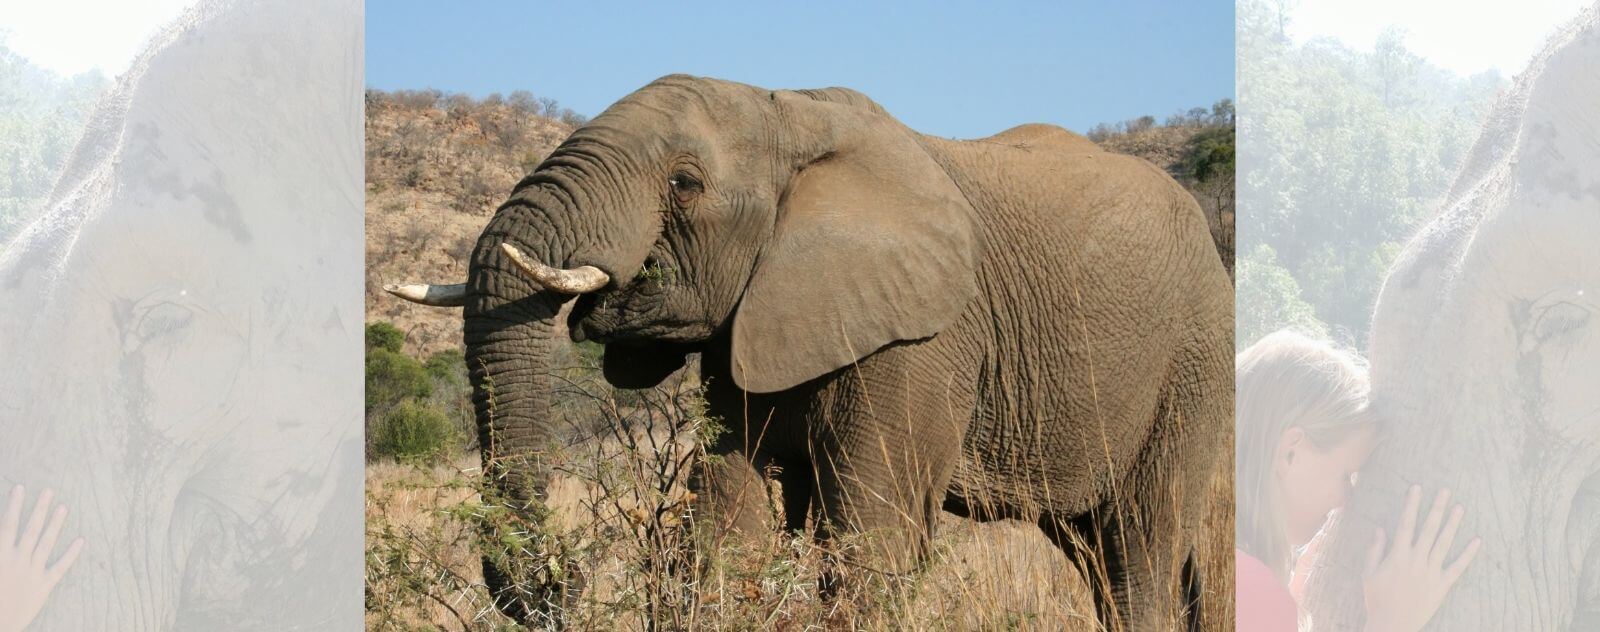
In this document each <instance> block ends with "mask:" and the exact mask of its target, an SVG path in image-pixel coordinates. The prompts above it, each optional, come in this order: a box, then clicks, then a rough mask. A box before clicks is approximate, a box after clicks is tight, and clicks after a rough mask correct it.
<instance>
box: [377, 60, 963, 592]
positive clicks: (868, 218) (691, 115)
mask: <svg viewBox="0 0 1600 632" xmlns="http://www.w3.org/2000/svg"><path fill="white" fill-rule="evenodd" d="M976 230H977V229H976V227H975V223H974V218H973V216H972V210H971V205H970V204H969V203H968V202H967V200H966V198H965V197H964V196H963V194H962V192H961V191H960V190H959V189H958V188H957V186H956V184H955V183H954V182H952V180H951V179H950V177H949V176H947V175H946V173H945V171H944V170H943V169H942V168H941V167H940V165H939V164H937V163H936V162H935V161H934V160H933V159H932V158H931V157H930V155H929V153H928V151H927V150H926V149H925V147H924V145H923V140H922V139H921V137H920V136H918V135H917V134H915V133H914V132H912V131H911V130H909V129H907V128H906V127H905V126H903V125H901V124H899V123H898V122H896V121H894V120H893V119H892V118H890V117H889V116H888V115H887V114H885V113H884V111H883V110H882V109H881V108H880V107H879V106H878V105H877V104H875V103H873V102H872V101H871V100H870V99H868V98H866V97H864V96H862V95H860V94H858V93H856V92H853V91H850V90H842V89H825V90H803V91H781V90H780V91H769V90H765V89H760V88H756V87H753V86H748V85H742V84H736V83H730V82H725V81H718V80H712V79H702V78H694V77H687V76H678V75H674V76H668V77H664V78H662V79H659V80H657V81H655V82H653V83H651V84H650V85H648V86H646V87H644V88H642V89H640V90H639V91H637V92H635V93H633V94H631V95H628V96H627V97H625V98H623V99H622V100H621V101H619V102H617V103H616V104H615V105H613V106H611V107H610V108H609V109H607V110H606V111H605V112H604V113H602V114H600V115H599V116H597V117H595V119H594V120H593V121H591V122H590V123H588V124H587V125H585V126H584V127H582V128H581V129H578V130H577V131H576V132H574V133H573V134H572V136H571V137H570V138H568V139H567V140H566V141H565V142H564V143H563V144H562V145H561V146H560V147H558V148H557V149H556V150H555V152H554V153H553V154H552V155H551V156H550V157H549V158H548V159H547V160H545V161H544V163H543V164H541V165H539V166H538V168H537V169H536V170H535V171H534V172H533V173H532V174H530V175H528V176H527V177H526V178H524V179H523V180H522V182H521V183H519V184H518V185H517V188H516V190H515V191H514V192H513V193H512V195H511V198H510V199H509V200H508V201H507V202H506V203H505V204H504V205H502V206H501V207H500V209H499V211H498V212H497V213H496V214H495V216H494V218H493V219H492V220H491V221H490V222H489V224H488V226H487V227H486V228H485V229H484V231H483V234H482V237H481V238H480V239H479V241H478V244H477V248H476V250H475V252H474V254H473V256H472V261H471V265H470V270H469V274H468V279H467V282H466V284H465V285H464V286H454V287H441V286H430V287H419V286H409V287H408V288H405V289H401V288H395V290H396V291H398V292H400V293H402V294H409V295H410V296H411V297H412V298H414V299H423V300H426V301H428V302H430V303H434V304H461V305H464V307H465V310H466V314H465V315H466V324H465V340H466V346H467V361H468V363H469V365H470V366H469V368H470V369H471V371H472V380H473V384H474V386H475V389H476V398H475V400H476V404H477V414H478V420H479V428H480V440H481V445H482V446H484V447H485V450H486V455H485V457H486V461H487V462H488V465H490V467H489V471H490V472H491V473H493V474H494V475H495V476H496V478H497V480H501V481H503V483H504V487H505V489H506V491H507V492H508V493H509V494H510V496H511V497H512V499H514V500H523V501H525V500H527V499H530V498H532V497H533V495H534V494H535V493H536V492H537V491H538V490H539V489H541V488H542V486H543V485H544V480H543V475H542V474H541V473H540V472H539V469H540V468H539V467H538V466H537V465H536V464H533V463H527V460H528V458H529V457H536V456H537V455H538V454H539V453H540V452H541V450H543V449H544V447H545V444H546V442H547V441H549V440H550V439H551V432H552V422H551V421H550V420H549V419H548V408H549V404H550V397H551V393H550V385H549V384H548V383H547V380H546V377H545V373H546V370H547V369H548V363H549V359H550V355H551V349H552V347H551V345H552V340H551V336H552V331H553V327H552V321H553V319H554V317H555V314H556V312H557V309H558V307H560V306H561V304H562V303H564V302H565V301H567V300H568V299H570V298H572V297H573V296H574V295H578V299H577V302H576V304H575V305H574V307H573V309H572V313H571V316H570V318H569V323H568V324H569V329H570V331H571V334H572V337H573V338H575V339H577V340H595V341H600V342H604V343H606V351H605V359H604V374H605V377H606V378H607V379H608V380H609V381H610V382H612V383H613V384H615V385H617V386H622V387H630V388H641V387H646V386H650V385H654V384H656V383H658V382H659V381H660V380H662V379H663V378H664V377H666V376H667V375H669V374H670V373H672V372H673V371H674V370H676V369H677V368H679V367H680V366H682V364H683V362H684V356H685V355H686V354H687V353H691V352H694V351H699V350H706V351H711V350H713V349H715V350H718V351H717V355H718V357H720V358H725V359H724V360H721V362H724V363H726V364H727V365H731V366H726V367H725V368H724V369H723V370H725V371H731V377H732V380H733V382H734V383H736V385H737V386H739V387H741V388H743V389H745V390H747V391H751V392H758V393H759V392H773V391H780V390H784V389H788V388H791V387H794V386H796V385H799V384H801V383H803V382H806V381H808V380H811V379H813V378H817V377H818V376H821V375H823V374H826V373H828V372H830V371H834V370H836V369H839V368H841V367H844V366H846V365H848V364H850V363H852V362H854V361H856V360H858V359H860V358H862V357H864V356H866V355H867V354H870V353H872V352H873V351H875V350H877V349H878V348H880V347H882V346H884V345H886V344H888V343H891V342H894V341H897V340H912V339H918V338H924V337H927V336H931V335H933V334H934V333H935V332H938V331H939V330H940V329H941V328H943V327H945V326H947V325H948V324H950V323H951V322H952V321H953V320H954V319H955V318H956V317H957V316H958V315H959V314H960V312H961V311H962V310H963V309H964V307H965V306H966V304H967V303H968V301H969V300H970V299H971V298H972V297H973V296H974V295H975V293H976V275H975V267H976V262H977V259H978V256H979V252H980V237H979V235H978V234H977V232H976ZM708 361H709V360H708ZM510 461H516V462H517V464H516V465H502V466H499V467H496V466H495V464H496V463H502V464H504V463H509V462H510ZM488 570H489V571H490V575H491V578H492V577H493V574H494V570H493V569H488Z"/></svg>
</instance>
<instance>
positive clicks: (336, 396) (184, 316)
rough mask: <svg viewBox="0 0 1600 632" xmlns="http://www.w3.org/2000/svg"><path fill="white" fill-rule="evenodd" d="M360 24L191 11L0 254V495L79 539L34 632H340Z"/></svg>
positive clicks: (220, 7) (356, 435)
mask: <svg viewBox="0 0 1600 632" xmlns="http://www.w3.org/2000/svg"><path fill="white" fill-rule="evenodd" d="M360 16H361V12H360V7H359V4H356V3H351V2H343V3H334V4H333V5H320V6H318V7H315V8H313V7H309V6H304V4H303V3H298V2H288V1H277V0H262V1H259V2H214V3H212V2H208V3H204V4H202V6H200V7H198V8H196V9H194V10H192V11H191V12H189V13H188V14H187V15H186V16H184V17H183V18H181V19H180V20H179V22H178V23H176V24H175V25H173V26H172V27H169V29H168V30H167V31H166V32H164V33H163V34H162V35H160V36H158V37H157V38H156V39H155V41H154V42H153V44H152V47H151V48H150V50H149V51H147V52H146V53H145V54H144V55H142V56H141V57H140V58H139V59H138V60H137V61H136V62H135V64H134V67H133V68H132V69H131V70H129V71H128V72H127V73H126V74H125V75H124V76H123V77H122V79H121V80H120V81H119V83H118V85H117V87H116V88H115V89H114V90H113V91H112V93H110V94H109V95H107V97H106V98H105V99H104V100H103V102H102V104H101V106H100V109H99V111H98V112H97V114H96V116H95V118H94V119H93V120H92V121H91V124H90V126H89V129H88V130H87V131H86V133H85V136H84V138H83V140H82V141H81V142H80V143H79V145H78V148H77V150H76V152H75V155H74V157H73V158H72V159H71V160H70V161H69V163H68V165H67V167H66V171H65V173H64V175H63V176H62V178H61V180H60V184H59V185H58V187H57V189H56V190H55V192H54V194H53V195H52V200H51V208H50V209H49V210H48V211H46V213H45V214H44V215H43V216H42V217H41V218H40V219H39V220H38V221H37V222H36V223H35V224H33V225H32V226H31V227H29V228H28V229H27V230H26V232H24V233H23V235H22V236H20V237H19V238H18V240H17V241H15V242H13V243H11V244H8V245H7V246H6V249H5V250H4V251H3V253H0V293H3V298H0V358H4V362H3V365H0V487H5V488H9V487H10V484H12V483H22V484H25V485H27V487H28V488H29V489H30V490H38V489H43V488H47V487H48V488H54V489H56V490H57V492H58V493H57V498H59V499H60V500H62V501H63V502H64V503H66V504H67V505H68V506H69V507H70V509H71V511H72V517H71V518H70V519H69V521H68V523H67V529H68V532H69V534H71V535H76V536H82V537H83V538H84V540H85V541H86V547H85V548H84V551H83V555H82V557H81V558H80V559H79V561H78V563H77V565H76V566H75V567H74V568H73V569H72V571H71V572H70V573H69V574H68V575H67V576H66V578H65V579H64V580H63V583H62V584H61V585H60V586H59V587H58V588H57V591H56V594H54V595H53V596H52V597H51V598H50V601H49V602H48V603H47V604H46V608H45V610H44V612H43V613H42V614H41V619H40V627H38V628H37V629H40V630H110V629H171V628H174V627H179V628H194V629H285V628H292V627H301V628H318V629H321V628H348V627H353V626H358V625H360V621H361V618H360V617H361V614H360V610H359V609H358V606H357V604H360V603H361V593H360V581H359V580H360V573H361V548H360V546H361V529H360V524H361V522H360V521H361V516H362V509H361V495H360V489H361V469H360V468H361V463H362V460H361V449H362V441H361V429H360V428H361V426H360V425H359V419H360V409H361V401H360V399H361V398H360V392H361V386H360V384H361V382H360V378H359V377H358V376H359V375H360V360H359V358H360V357H361V350H360V349H361V342H360V340H361V334H360V332H361V324H362V323H361V320H362V316H361V304H360V298H359V297H360V294H361V291H360V282H361V274H360V269H361V265H362V261H361V255H360V248H359V247H358V246H359V244H360V239H361V226H362V224H361V198H360V195H361V193H360V191H361V189H360V186H361V185H360V183H361V174H362V170H361V156H362V153H361V145H360V144H361V133H360V129H361V125H360V123H361V118H360V117H361V109H360V108H361V97H360V90H361V85H362V78H361V62H360V52H359V51H360V48H359V44H360V41H361V39H360V32H361V19H360ZM353 47H354V48H353ZM286 604H293V606H292V607H285V605H286Z"/></svg>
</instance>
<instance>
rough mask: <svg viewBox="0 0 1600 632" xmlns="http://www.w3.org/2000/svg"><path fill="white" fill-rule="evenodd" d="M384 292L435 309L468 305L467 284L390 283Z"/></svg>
mask: <svg viewBox="0 0 1600 632" xmlns="http://www.w3.org/2000/svg"><path fill="white" fill-rule="evenodd" d="M383 291H385V292H388V293H390V294H393V295H395V296H398V297H400V298H403V299H405V300H408V301H411V302H413V303H421V304H423V305H432V306H434V307H461V306H462V305H465V304H466V303H467V284H465V283H458V284H456V285H429V284H426V283H407V284H403V285H402V284H395V283H390V284H388V285H385V286H383Z"/></svg>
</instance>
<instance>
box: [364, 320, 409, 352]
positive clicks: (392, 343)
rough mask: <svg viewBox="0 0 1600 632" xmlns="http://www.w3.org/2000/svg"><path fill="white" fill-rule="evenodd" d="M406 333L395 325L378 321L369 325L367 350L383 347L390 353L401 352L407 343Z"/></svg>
mask: <svg viewBox="0 0 1600 632" xmlns="http://www.w3.org/2000/svg"><path fill="white" fill-rule="evenodd" d="M405 342H406V335H405V333H404V332H402V331H400V330H399V329H397V328H395V326H394V325H391V324H389V323H386V322H383V321H381V320H380V321H378V322H375V323H371V324H369V325H367V350H368V351H371V350H373V349H383V350H384V351H388V352H390V353H400V348H401V347H403V346H404V345H405Z"/></svg>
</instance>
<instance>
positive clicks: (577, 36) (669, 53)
mask: <svg viewBox="0 0 1600 632" xmlns="http://www.w3.org/2000/svg"><path fill="white" fill-rule="evenodd" d="M980 4H981V5H987V6H981V5H980ZM366 10H367V32H366V42H367V44H366V45H367V85H368V86H370V87H373V88H380V89H385V90H394V89H402V88H404V89H417V88H438V89H440V90H444V91H447V92H465V93H467V94H471V95H474V96H484V95H487V94H489V93H491V92H501V93H510V92H511V91H513V90H528V91H530V92H532V93H534V95H536V96H540V97H551V98H554V99H557V100H558V101H560V102H561V104H562V105H563V106H565V107H569V108H572V109H573V110H575V111H577V112H579V113H581V114H585V115H588V116H593V115H596V114H599V113H600V112H601V111H602V110H604V109H605V107H606V106H607V105H610V104H611V103H612V102H614V101H616V100H617V99H618V98H621V97H622V96H623V95H626V94H627V93H629V92H632V91H633V90H635V89H638V88H639V87H641V86H643V85H645V84H646V83H649V82H650V80H652V79H655V78H656V77H659V76H661V75H665V74H671V73H675V72H686V73H690V74H695V75H704V76H712V77H719V78H723V79H732V80H735V81H742V82H745V83H751V84H755V85H758V86H762V87H766V88H810V87H822V86H830V85H837V86H846V87H850V88H855V89H857V90H861V91H862V92H865V93H866V94H867V95H868V96H871V97H872V98H873V99H875V100H877V101H878V102H879V103H881V104H883V105H884V107H886V108H888V110H889V111H890V112H891V113H893V114H894V115H895V116H896V117H898V118H899V119H900V120H902V121H904V122H905V123H906V124H908V125H910V126H911V127H913V128H915V129H917V130H919V131H922V132H926V133H930V134H937V135H941V136H952V137H958V138H971V137H978V136H987V135H989V134H992V133H994V132H998V131H1000V130H1002V129H1005V128H1007V127H1011V126H1013V125H1017V124H1020V123H1029V122H1047V123H1055V124H1058V125H1062V126H1064V127H1067V128H1069V129H1074V130H1078V131H1085V130H1087V129H1088V128H1090V127H1092V126H1093V125H1095V124H1096V123H1101V122H1117V121H1121V120H1125V119H1130V118H1134V117H1138V116H1141V115H1145V114H1150V115H1154V116H1156V117H1158V118H1162V117H1165V116H1167V115H1169V114H1172V113H1174V112H1177V111H1179V110H1187V109H1189V108H1192V107H1209V106H1210V105H1211V104H1212V103H1213V102H1215V101H1217V100H1218V99H1222V98H1232V96H1233V78H1234V72H1233V68H1234V61H1233V60H1234V51H1233V30H1234V21H1233V18H1234V11H1233V0H1222V1H1218V0H1205V1H1203V2H1199V1H1195V2H1190V1H1178V0H1173V1H1170V2H1155V1H1129V2H1093V3H1090V2H1070V3H1065V2H1063V3H1042V2H1041V3H1025V2H995V3H976V2H973V3H959V5H958V3H948V4H943V5H941V6H939V7H937V8H918V9H913V8H910V7H908V6H903V5H900V4H896V3H888V2H860V3H846V2H807V3H782V4H780V3H775V2H759V1H756V2H744V3H736V2H696V3H667V2H659V3H650V4H644V3H639V4H637V5H630V6H615V4H614V3H607V2H569V3H560V4H556V3H547V2H538V3H510V2H505V3H498V2H462V3H453V2H452V3H441V2H419V1H409V0H407V1H384V2H370V3H368V4H367V9H366Z"/></svg>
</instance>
